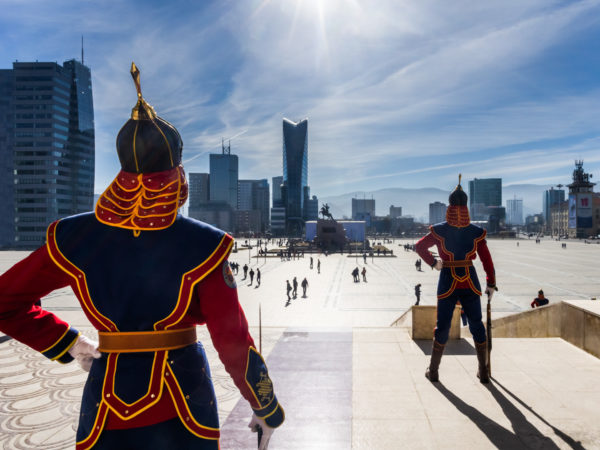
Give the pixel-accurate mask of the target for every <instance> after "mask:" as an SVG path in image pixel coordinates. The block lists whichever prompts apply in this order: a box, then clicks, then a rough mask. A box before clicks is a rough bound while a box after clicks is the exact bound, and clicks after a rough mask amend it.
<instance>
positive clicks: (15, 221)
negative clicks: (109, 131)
mask: <svg viewBox="0 0 600 450" xmlns="http://www.w3.org/2000/svg"><path fill="white" fill-rule="evenodd" d="M7 112H8V114H7ZM0 116H2V118H0V128H2V131H0V153H1V154H2V156H1V157H0V174H1V175H2V179H3V181H2V182H1V183H2V187H1V188H0V189H1V191H0V192H1V193H2V196H1V198H0V208H1V210H2V211H3V214H6V217H4V218H3V219H2V221H0V227H1V228H0V246H5V247H6V246H10V247H15V248H36V247H39V246H40V245H41V244H43V242H44V241H45V238H46V227H47V225H48V224H49V223H50V222H52V221H54V220H56V219H58V218H60V217H64V216H68V215H71V214H77V213H80V212H84V211H89V210H91V209H92V207H93V204H92V201H93V195H94V157H95V140H94V108H93V100H92V78H91V72H90V69H89V68H88V67H86V66H84V65H83V64H82V63H80V62H78V61H75V60H69V61H65V62H64V63H63V65H62V66H61V65H60V64H57V63H54V62H15V63H13V68H12V70H10V69H9V70H3V71H1V75H0ZM8 182H11V183H12V184H13V193H12V195H5V194H10V189H8ZM7 189H8V190H7ZM11 214H14V216H12V217H9V216H10V215H11Z"/></svg>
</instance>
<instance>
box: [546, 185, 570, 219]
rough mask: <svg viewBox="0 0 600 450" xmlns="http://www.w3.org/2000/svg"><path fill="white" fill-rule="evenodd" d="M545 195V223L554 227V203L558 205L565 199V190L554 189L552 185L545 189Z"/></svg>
mask: <svg viewBox="0 0 600 450" xmlns="http://www.w3.org/2000/svg"><path fill="white" fill-rule="evenodd" d="M543 195H544V197H543V211H544V212H543V214H544V220H545V221H546V222H545V223H546V224H547V225H548V226H549V228H552V226H551V222H552V217H551V210H552V207H553V206H554V205H558V204H559V203H562V202H564V201H565V191H564V190H563V189H554V188H553V187H551V188H550V189H549V190H547V191H544V194H543Z"/></svg>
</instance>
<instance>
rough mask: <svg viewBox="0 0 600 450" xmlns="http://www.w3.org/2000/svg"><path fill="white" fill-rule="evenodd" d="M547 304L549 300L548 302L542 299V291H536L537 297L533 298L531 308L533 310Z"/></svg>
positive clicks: (544, 298)
mask: <svg viewBox="0 0 600 450" xmlns="http://www.w3.org/2000/svg"><path fill="white" fill-rule="evenodd" d="M548 303H550V300H548V299H547V298H546V297H544V291H542V290H541V289H540V290H539V291H538V296H537V297H536V298H534V299H533V301H532V302H531V307H532V308H535V307H536V306H544V305H547V304H548Z"/></svg>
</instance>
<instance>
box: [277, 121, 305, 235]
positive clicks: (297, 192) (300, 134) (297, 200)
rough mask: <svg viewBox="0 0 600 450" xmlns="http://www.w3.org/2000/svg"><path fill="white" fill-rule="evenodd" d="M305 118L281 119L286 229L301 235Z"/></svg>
mask: <svg viewBox="0 0 600 450" xmlns="http://www.w3.org/2000/svg"><path fill="white" fill-rule="evenodd" d="M308 193H309V191H308V119H304V120H301V121H300V122H298V123H294V122H292V121H291V120H288V119H283V189H282V200H283V204H284V207H285V215H286V232H287V233H288V234H290V235H292V236H295V235H300V234H301V233H302V229H303V228H304V217H303V214H304V200H305V199H307V198H308Z"/></svg>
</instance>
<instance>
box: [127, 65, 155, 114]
mask: <svg viewBox="0 0 600 450" xmlns="http://www.w3.org/2000/svg"><path fill="white" fill-rule="evenodd" d="M129 72H130V73H131V78H133V83H134V84H135V90H136V91H137V97H138V100H137V103H136V104H135V106H134V107H133V109H132V110H131V118H132V119H133V120H154V119H156V111H154V108H153V107H152V106H151V105H149V104H148V102H146V100H144V97H142V86H141V84H140V70H139V69H138V68H137V66H136V65H135V63H134V62H133V61H132V62H131V70H130V71H129Z"/></svg>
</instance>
